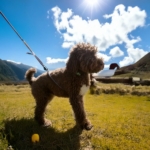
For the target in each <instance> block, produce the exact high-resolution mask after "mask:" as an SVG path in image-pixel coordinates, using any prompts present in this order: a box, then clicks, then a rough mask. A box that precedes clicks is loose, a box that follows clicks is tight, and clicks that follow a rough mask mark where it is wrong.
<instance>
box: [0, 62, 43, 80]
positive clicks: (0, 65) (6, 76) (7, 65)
mask: <svg viewBox="0 0 150 150" xmlns="http://www.w3.org/2000/svg"><path fill="white" fill-rule="evenodd" d="M31 67H32V66H28V65H25V64H22V63H20V64H18V63H14V62H11V61H7V60H2V59H0V81H24V80H25V77H24V76H25V72H26V71H27V70H28V69H29V68H31ZM43 72H44V71H41V70H39V69H37V73H36V74H35V76H38V75H40V74H42V73H43Z"/></svg>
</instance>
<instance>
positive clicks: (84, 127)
mask: <svg viewBox="0 0 150 150" xmlns="http://www.w3.org/2000/svg"><path fill="white" fill-rule="evenodd" d="M81 128H82V129H85V130H91V129H92V128H93V125H92V124H91V123H90V121H86V122H85V123H84V124H82V125H81Z"/></svg>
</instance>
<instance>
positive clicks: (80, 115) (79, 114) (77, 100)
mask: <svg viewBox="0 0 150 150" xmlns="http://www.w3.org/2000/svg"><path fill="white" fill-rule="evenodd" d="M70 103H71V105H72V108H73V111H74V114H75V119H76V122H77V124H79V125H80V127H81V128H82V129H85V130H91V128H92V127H93V126H92V125H91V123H90V121H89V120H88V119H87V118H86V113H85V110H84V104H83V96H81V95H78V96H72V97H70Z"/></svg>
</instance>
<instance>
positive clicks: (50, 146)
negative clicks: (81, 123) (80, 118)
mask: <svg viewBox="0 0 150 150" xmlns="http://www.w3.org/2000/svg"><path fill="white" fill-rule="evenodd" d="M81 132H82V130H81V129H79V128H78V127H77V126H74V127H73V128H71V129H68V130H67V131H65V132H59V131H57V130H56V129H54V128H44V127H40V126H38V124H36V122H35V121H34V120H33V119H21V120H16V119H12V120H6V121H5V129H4V134H5V135H6V138H7V140H8V143H9V145H11V146H12V147H13V148H14V149H15V150H79V149H80V139H79V138H80V134H81ZM34 133H38V134H39V136H40V142H38V143H32V142H31V136H32V134H34Z"/></svg>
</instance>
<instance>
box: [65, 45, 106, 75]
mask: <svg viewBox="0 0 150 150" xmlns="http://www.w3.org/2000/svg"><path fill="white" fill-rule="evenodd" d="M66 67H67V69H68V70H69V71H70V72H73V73H76V72H78V71H79V72H80V71H81V72H86V73H96V72H99V71H100V70H102V69H103V68H104V63H103V59H102V58H99V57H98V56H97V48H96V47H95V46H92V45H90V44H85V43H79V44H77V45H75V46H74V47H73V48H72V49H71V51H70V57H69V59H68V62H67V64H66Z"/></svg>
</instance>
